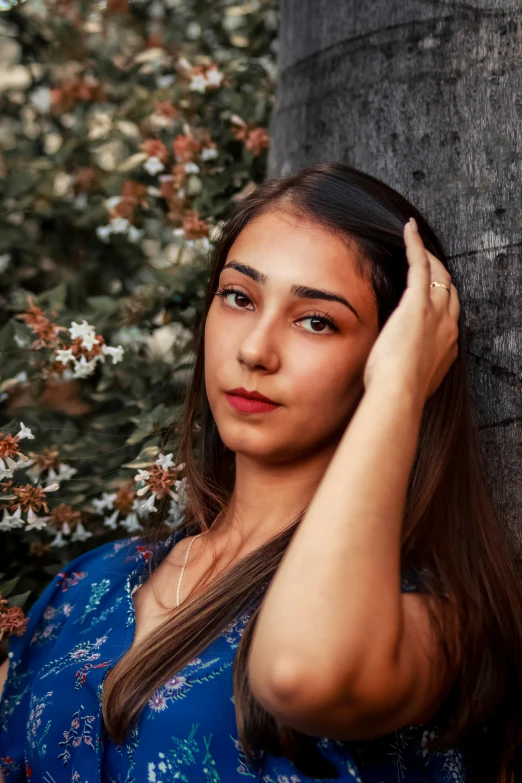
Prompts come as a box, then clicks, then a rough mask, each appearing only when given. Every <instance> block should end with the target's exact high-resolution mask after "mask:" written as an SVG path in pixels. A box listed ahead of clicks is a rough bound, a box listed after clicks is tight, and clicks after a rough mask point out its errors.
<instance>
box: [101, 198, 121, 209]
mask: <svg viewBox="0 0 522 783" xmlns="http://www.w3.org/2000/svg"><path fill="white" fill-rule="evenodd" d="M120 202H121V196H112V197H111V198H108V199H105V202H104V204H105V206H106V207H107V209H114V207H117V206H118V204H119V203H120Z"/></svg>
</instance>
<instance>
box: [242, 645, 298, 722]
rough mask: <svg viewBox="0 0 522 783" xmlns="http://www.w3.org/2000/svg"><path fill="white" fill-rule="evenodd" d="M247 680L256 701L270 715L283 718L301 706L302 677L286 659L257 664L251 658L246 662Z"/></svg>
mask: <svg viewBox="0 0 522 783" xmlns="http://www.w3.org/2000/svg"><path fill="white" fill-rule="evenodd" d="M248 680H249V685H250V689H251V691H252V694H253V696H254V698H255V699H256V701H258V702H259V704H260V705H261V706H262V707H263V708H264V709H265V710H266V711H267V712H269V713H270V714H271V715H273V716H274V717H276V718H278V719H281V720H284V716H286V715H289V714H293V713H294V712H295V711H299V710H300V709H301V708H302V706H303V705H302V694H303V691H304V687H303V679H302V678H301V677H300V676H299V673H298V671H297V669H296V667H295V665H294V664H293V663H292V661H288V659H286V660H284V661H278V662H276V663H271V664H269V663H268V662H266V661H265V662H263V665H259V666H258V665H257V664H256V663H255V661H253V660H252V658H251V659H250V660H249V663H248Z"/></svg>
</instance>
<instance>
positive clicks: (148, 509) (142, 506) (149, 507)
mask: <svg viewBox="0 0 522 783" xmlns="http://www.w3.org/2000/svg"><path fill="white" fill-rule="evenodd" d="M155 500H156V495H151V496H150V498H147V500H138V499H136V500H134V502H133V504H132V509H133V511H136V512H137V514H138V516H140V517H143V516H148V515H149V514H151V513H152V512H153V511H157V510H158V509H157V508H156V506H155V505H154V501H155Z"/></svg>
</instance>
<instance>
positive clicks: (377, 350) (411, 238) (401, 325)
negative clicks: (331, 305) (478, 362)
mask: <svg viewBox="0 0 522 783" xmlns="http://www.w3.org/2000/svg"><path fill="white" fill-rule="evenodd" d="M404 242H405V244H406V257H407V259H408V263H409V269H408V280H407V287H406V290H405V291H404V293H403V295H402V297H401V299H400V302H399V304H398V306H397V307H396V309H395V310H394V311H393V313H392V314H391V315H390V317H389V318H388V320H387V321H386V323H385V325H384V327H383V329H382V331H381V332H380V334H379V336H378V338H377V340H376V341H375V343H374V345H373V347H372V350H371V351H370V354H369V356H368V359H367V362H366V366H365V369H364V378H363V382H364V387H365V389H368V387H369V386H370V384H374V383H375V384H379V385H380V386H382V385H383V384H384V389H386V384H389V382H390V380H393V381H394V382H397V381H398V382H400V383H401V382H402V383H405V384H406V385H407V387H408V388H410V389H413V391H414V393H415V394H418V395H419V396H420V399H421V401H422V404H423V405H424V403H425V402H426V400H427V399H428V398H429V397H431V395H432V394H433V393H434V392H435V391H436V390H437V389H438V387H439V385H440V383H441V382H442V379H443V378H444V376H445V375H446V373H447V372H448V370H449V368H450V367H451V365H452V364H453V362H454V361H455V359H456V358H457V355H458V346H457V339H458V334H459V329H458V320H459V313H460V304H459V299H458V294H457V289H456V288H455V286H454V285H453V283H452V282H451V277H450V275H449V272H448V270H447V269H446V267H445V266H444V265H443V264H442V263H441V262H440V261H439V259H438V258H436V257H435V256H434V255H432V254H431V253H430V252H429V251H427V250H426V248H425V247H424V244H423V242H422V239H421V237H420V234H419V233H418V229H417V225H416V223H415V222H413V223H412V222H411V220H410V222H408V223H406V225H405V226H404ZM435 280H436V281H438V282H441V283H445V284H446V285H447V286H449V287H450V290H449V291H447V290H446V289H445V288H440V287H438V286H436V287H433V288H430V283H431V282H432V281H435Z"/></svg>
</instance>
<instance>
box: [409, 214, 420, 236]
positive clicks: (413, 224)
mask: <svg viewBox="0 0 522 783" xmlns="http://www.w3.org/2000/svg"><path fill="white" fill-rule="evenodd" d="M410 226H411V230H412V231H416V232H417V234H418V233H419V227H418V225H417V221H416V220H415V218H412V217H411V218H410Z"/></svg>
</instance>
